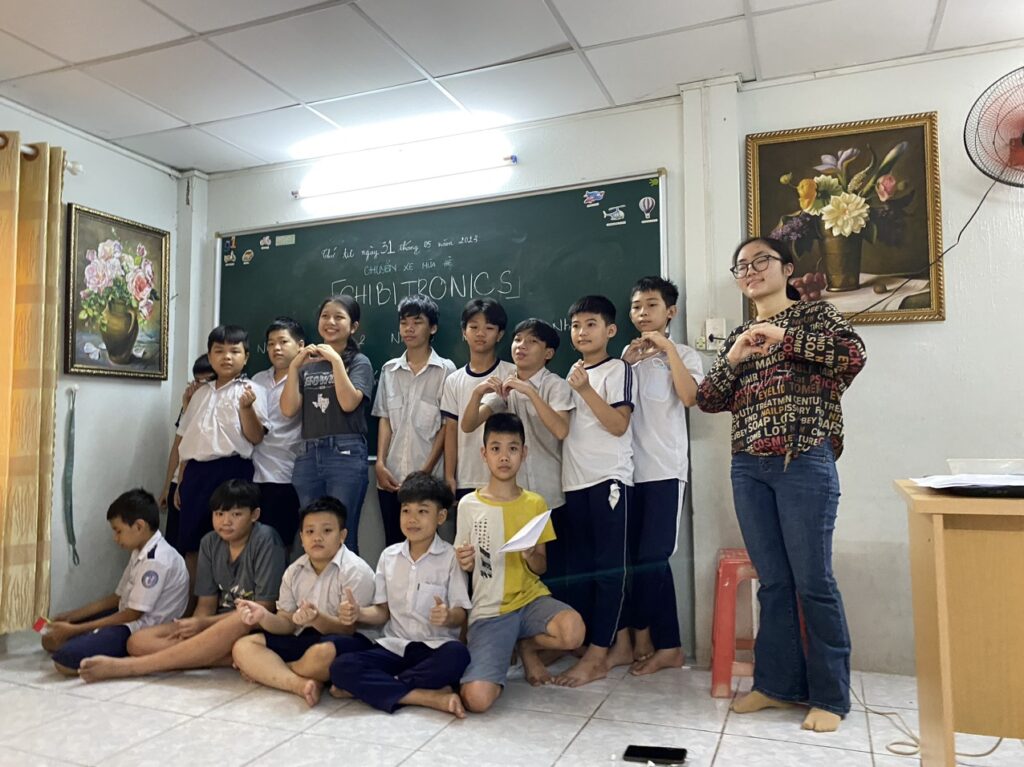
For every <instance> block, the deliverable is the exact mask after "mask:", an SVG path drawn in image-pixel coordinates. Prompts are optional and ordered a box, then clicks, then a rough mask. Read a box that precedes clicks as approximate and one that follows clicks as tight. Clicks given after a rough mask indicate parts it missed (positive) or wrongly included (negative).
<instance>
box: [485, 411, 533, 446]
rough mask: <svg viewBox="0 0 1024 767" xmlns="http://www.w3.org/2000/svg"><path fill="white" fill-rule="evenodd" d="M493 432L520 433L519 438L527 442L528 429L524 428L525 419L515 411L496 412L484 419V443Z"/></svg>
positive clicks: (524, 442)
mask: <svg viewBox="0 0 1024 767" xmlns="http://www.w3.org/2000/svg"><path fill="white" fill-rule="evenodd" d="M492 434H518V435H519V439H521V440H522V441H523V444H524V445H525V444H526V429H525V428H523V419H521V418H520V417H519V416H517V415H516V414H515V413H494V414H492V415H490V416H488V417H487V420H486V421H484V444H485V445H486V444H487V438H488V437H489V436H491V435H492Z"/></svg>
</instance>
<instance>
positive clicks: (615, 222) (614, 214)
mask: <svg viewBox="0 0 1024 767" xmlns="http://www.w3.org/2000/svg"><path fill="white" fill-rule="evenodd" d="M625 207H626V206H625V205H615V206H613V207H611V208H608V210H604V211H601V212H602V213H604V217H605V218H607V219H610V220H609V221H607V222H606V223H605V226H622V225H623V224H625V223H626V211H624V210H623V208H625Z"/></svg>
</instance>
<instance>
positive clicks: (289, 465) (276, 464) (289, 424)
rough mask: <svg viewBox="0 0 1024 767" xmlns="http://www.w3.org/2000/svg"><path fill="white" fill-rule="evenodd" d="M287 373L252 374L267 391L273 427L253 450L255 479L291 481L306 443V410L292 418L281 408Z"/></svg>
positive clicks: (281, 482)
mask: <svg viewBox="0 0 1024 767" xmlns="http://www.w3.org/2000/svg"><path fill="white" fill-rule="evenodd" d="M287 380H288V376H287V375H285V376H284V378H282V379H281V380H280V381H275V380H274V369H273V368H270V369H269V370H261V371H260V372H259V373H257V374H256V375H254V376H253V377H252V381H253V383H256V384H259V385H260V386H262V387H263V389H264V391H266V393H267V420H268V421H269V423H270V428H269V431H268V432H267V433H266V435H265V436H264V437H263V441H262V442H260V443H259V444H258V445H256V447H255V448H254V449H253V451H252V464H253V468H254V471H253V476H252V481H253V482H274V483H276V484H279V485H287V484H288V483H290V482H291V481H292V469H294V468H295V457H296V456H297V455H298V454H299V445H301V444H302V414H301V413H296V414H295V415H294V416H292V417H291V418H289V417H288V416H286V415H285V414H284V413H282V412H281V392H282V391H284V385H285V382H286V381H287Z"/></svg>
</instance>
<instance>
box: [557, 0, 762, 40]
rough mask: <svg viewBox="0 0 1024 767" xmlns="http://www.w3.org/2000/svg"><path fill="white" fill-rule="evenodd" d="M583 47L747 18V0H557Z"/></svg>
mask: <svg viewBox="0 0 1024 767" xmlns="http://www.w3.org/2000/svg"><path fill="white" fill-rule="evenodd" d="M554 3H555V7H556V8H557V9H558V12H559V13H561V14H562V18H563V19H564V20H565V22H566V23H567V24H568V25H569V29H571V30H572V33H573V35H574V36H575V37H576V41H577V42H578V43H579V44H580V45H583V46H587V45H597V44H598V43H607V42H611V41H612V40H624V39H626V38H628V37H640V36H641V35H650V34H656V33H659V32H664V31H665V30H668V29H677V28H679V27H692V26H695V25H697V24H703V23H705V22H708V21H717V20H719V19H726V18H729V17H731V16H742V15H743V0H690V1H689V2H680V1H679V0H632V2H630V3H629V4H628V5H625V4H624V3H623V2H622V0H554Z"/></svg>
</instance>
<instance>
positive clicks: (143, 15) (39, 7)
mask: <svg viewBox="0 0 1024 767" xmlns="http://www.w3.org/2000/svg"><path fill="white" fill-rule="evenodd" d="M5 5H8V6H10V5H16V10H11V11H10V12H5V13H4V15H3V21H2V22H0V24H2V26H3V28H4V29H5V30H6V31H8V32H10V33H11V34H14V35H17V36H18V37H20V38H21V39H22V40H27V41H28V42H30V43H32V44H33V45H37V46H39V47H40V48H42V49H43V50H44V51H48V52H49V53H52V54H53V55H54V56H60V57H61V58H63V59H67V60H68V61H88V60H90V59H98V58H102V57H104V56H113V55H115V54H118V53H124V52H125V51H130V50H134V49H136V48H145V47H147V46H150V45H156V44H157V43H165V42H168V41H170V40H178V39H181V38H183V37H187V36H188V31H187V30H185V29H184V28H182V27H181V26H179V25H178V24H175V23H174V22H173V21H171V20H170V19H168V18H167V17H166V16H164V15H163V14H161V13H160V12H158V11H155V10H153V9H152V8H150V7H148V6H146V5H144V4H143V3H140V2H138V0H103V2H100V3H98V2H91V3H87V2H82V0H32V2H18V3H5Z"/></svg>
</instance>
